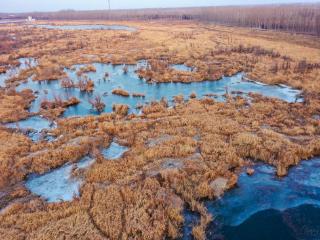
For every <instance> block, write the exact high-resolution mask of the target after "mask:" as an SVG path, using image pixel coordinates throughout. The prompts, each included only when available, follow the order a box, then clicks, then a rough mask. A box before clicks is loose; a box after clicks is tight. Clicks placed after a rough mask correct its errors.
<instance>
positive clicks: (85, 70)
mask: <svg viewBox="0 0 320 240" xmlns="http://www.w3.org/2000/svg"><path fill="white" fill-rule="evenodd" d="M96 71H97V69H96V67H95V66H93V65H91V64H90V65H86V66H83V67H81V68H80V69H79V70H78V71H77V76H79V77H80V76H81V75H83V74H84V73H89V72H96Z"/></svg>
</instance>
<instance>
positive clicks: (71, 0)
mask: <svg viewBox="0 0 320 240" xmlns="http://www.w3.org/2000/svg"><path fill="white" fill-rule="evenodd" d="M107 1H108V0H0V12H10V13H16V12H33V11H59V10H65V9H74V10H97V9H106V8H107ZM110 1H111V8H112V9H134V8H159V7H162V8H166V7H195V6H219V5H244V4H247V5H248V4H271V3H295V2H305V3H307V2H308V3H309V2H311V3H312V2H319V1H320V0H245V1H244V0H110Z"/></svg>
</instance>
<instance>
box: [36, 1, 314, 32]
mask: <svg viewBox="0 0 320 240" xmlns="http://www.w3.org/2000/svg"><path fill="white" fill-rule="evenodd" d="M33 16H35V17H36V18H38V19H49V20H80V19H88V20H93V19H101V20H199V21H207V22H214V23H220V24H226V25H232V26H241V27H252V28H261V29H272V30H279V31H288V32H295V33H307V34H313V35H318V36H320V4H285V5H263V6H261V5H260V6H227V7H198V8H176V9H140V10H112V11H108V10H105V11H72V10H65V11H60V12H52V13H34V14H33Z"/></svg>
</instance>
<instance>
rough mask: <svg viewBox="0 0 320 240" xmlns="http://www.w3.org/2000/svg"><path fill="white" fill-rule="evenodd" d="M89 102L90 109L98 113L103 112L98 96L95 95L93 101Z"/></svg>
mask: <svg viewBox="0 0 320 240" xmlns="http://www.w3.org/2000/svg"><path fill="white" fill-rule="evenodd" d="M89 102H90V104H91V106H92V108H93V109H95V110H97V111H98V112H100V113H101V112H103V111H104V108H105V107H106V105H105V104H104V102H103V100H102V97H101V96H100V95H96V96H95V97H94V99H90V100H89Z"/></svg>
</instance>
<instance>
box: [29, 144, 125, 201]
mask: <svg viewBox="0 0 320 240" xmlns="http://www.w3.org/2000/svg"><path fill="white" fill-rule="evenodd" d="M127 150H128V148H127V147H124V146H120V145H119V144H117V143H115V142H112V143H111V145H110V146H109V147H108V148H107V149H104V150H103V151H102V153H103V156H104V157H105V158H106V159H110V160H113V159H117V158H120V157H121V156H122V155H123V153H124V152H126V151H127ZM94 161H95V160H94V159H92V158H90V157H84V158H83V159H82V160H81V161H80V162H78V163H73V164H65V165H64V166H62V167H60V168H57V169H54V170H52V171H50V172H48V173H45V174H42V175H37V174H32V175H30V176H29V177H28V179H27V181H26V186H27V188H28V189H29V190H30V191H31V192H32V193H34V194H36V195H38V196H41V197H42V198H44V199H45V200H47V201H48V202H60V201H71V200H72V199H73V198H74V197H75V196H79V189H80V187H81V184H82V183H83V180H82V179H81V177H75V176H72V170H73V169H74V170H78V169H85V168H87V167H89V166H90V165H91V164H93V163H94Z"/></svg>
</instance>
